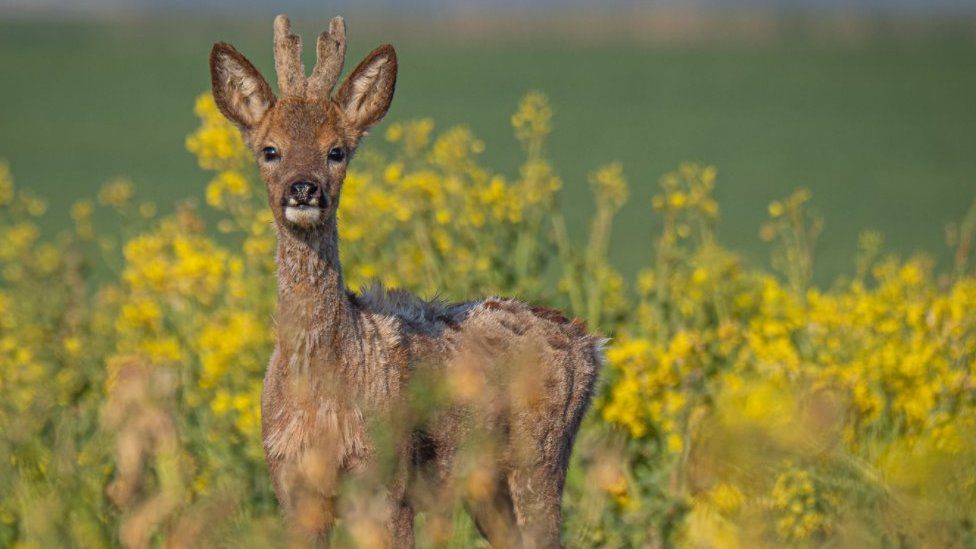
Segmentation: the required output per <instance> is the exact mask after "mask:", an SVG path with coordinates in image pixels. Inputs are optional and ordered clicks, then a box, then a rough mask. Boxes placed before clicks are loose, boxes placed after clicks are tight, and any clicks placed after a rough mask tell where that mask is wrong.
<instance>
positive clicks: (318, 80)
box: [274, 15, 346, 101]
mask: <svg viewBox="0 0 976 549" xmlns="http://www.w3.org/2000/svg"><path fill="white" fill-rule="evenodd" d="M316 54H317V60H316V62H315V68H314V69H312V76H311V77H310V78H306V77H305V66H304V65H303V64H302V39H301V38H300V37H298V36H297V35H294V34H292V33H291V22H290V21H288V16H286V15H279V16H278V17H275V21H274V57H275V70H276V71H277V72H278V87H279V88H280V89H281V93H282V95H292V96H296V95H297V96H299V97H302V96H307V97H308V99H311V100H315V101H326V100H328V99H329V97H330V96H331V95H332V89H333V88H335V85H336V82H337V81H338V80H339V73H341V72H342V64H343V63H344V62H345V60H346V22H345V21H344V20H343V19H342V17H333V18H332V21H330V22H329V30H327V31H323V32H322V33H321V34H319V40H318V48H317V51H316Z"/></svg>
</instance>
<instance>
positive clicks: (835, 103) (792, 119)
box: [0, 19, 976, 283]
mask: <svg viewBox="0 0 976 549" xmlns="http://www.w3.org/2000/svg"><path fill="white" fill-rule="evenodd" d="M320 23H321V22H320ZM320 23H316V22H314V21H313V22H309V21H303V22H302V24H300V25H298V29H299V30H300V31H301V32H302V33H303V34H304V35H305V36H306V40H309V39H310V38H311V37H312V36H313V34H312V33H313V32H314V30H315V26H316V25H317V24H318V25H319V26H321V24H320ZM270 33H271V29H270V21H268V22H264V21H261V22H254V21H237V22H216V21H207V20H197V21H193V22H189V21H179V20H174V19H160V20H154V21H148V20H134V21H126V22H116V23H108V22H37V21H24V20H7V21H0V73H2V74H3V75H4V81H5V83H4V85H3V86H0V104H3V105H4V107H3V109H0V127H2V128H3V131H2V132H0V157H5V158H7V159H8V160H9V161H10V162H11V167H12V169H13V172H14V173H15V174H16V175H17V178H18V182H19V184H21V185H23V186H27V187H32V188H34V189H36V190H37V191H38V192H40V193H41V194H43V195H44V196H46V197H48V198H49V200H50V203H51V208H52V209H54V210H55V211H57V212H67V208H68V206H69V205H70V204H71V202H72V201H73V200H74V199H76V198H79V197H82V196H90V195H92V194H93V193H94V192H95V190H96V189H97V188H98V187H99V186H100V185H101V184H102V183H103V182H104V181H105V180H106V179H109V178H111V177H114V176H118V175H125V176H129V177H132V178H133V179H134V180H135V181H136V183H137V184H138V185H139V188H140V192H141V193H142V194H143V196H146V197H148V198H152V199H154V200H157V201H160V202H161V203H162V204H163V205H168V204H169V203H171V202H172V201H173V200H175V199H177V198H179V197H183V196H186V195H193V194H196V195H197V196H200V195H202V190H203V187H204V185H205V183H206V180H207V175H206V174H204V173H203V172H201V171H200V170H199V169H198V168H197V167H196V165H195V163H194V160H193V158H192V157H191V156H190V155H189V154H187V153H186V152H185V149H184V147H183V139H184V136H185V135H186V134H187V133H188V132H189V131H190V130H191V129H192V128H193V127H194V124H195V121H194V119H193V116H192V114H191V112H190V106H191V105H192V102H193V98H194V97H195V95H196V94H198V93H199V92H200V91H202V90H204V89H206V88H207V87H208V83H209V77H208V74H207V63H206V58H207V53H208V51H209V48H210V45H211V44H212V43H213V42H214V41H216V40H226V41H228V42H231V43H234V44H235V45H236V46H238V48H239V49H241V50H242V51H243V52H245V54H247V55H248V56H249V57H251V59H252V60H253V61H254V62H255V63H256V64H257V65H258V67H259V68H261V69H263V70H265V71H266V73H268V72H270V69H271V66H272V63H271V55H270V52H271V47H270V40H271V36H270ZM350 39H351V45H350V55H349V57H350V61H349V64H350V65H351V64H352V63H354V62H355V61H357V60H358V59H359V58H360V57H361V56H362V55H363V54H365V52H366V51H367V50H368V48H370V47H372V46H373V45H375V44H378V43H379V42H380V41H383V40H385V39H388V38H387V37H386V36H381V35H377V33H376V32H373V31H365V32H357V27H356V21H355V20H351V21H350ZM395 42H396V44H397V46H398V51H399V55H400V62H401V76H400V80H399V84H398V90H397V98H396V100H395V102H394V107H393V109H392V112H391V114H390V115H389V119H406V118H411V117H416V116H421V115H423V116H432V117H434V118H435V120H436V121H437V123H438V124H439V126H440V127H441V128H443V127H446V126H448V125H453V124H466V125H468V126H470V127H471V128H472V129H473V130H474V131H475V133H476V134H477V135H478V136H480V137H481V138H483V139H484V141H485V142H486V144H487V150H486V152H485V156H486V162H487V163H489V164H490V165H494V166H499V167H502V168H509V169H511V170H514V169H516V167H517V163H518V161H519V160H518V159H519V158H520V155H518V154H517V147H518V145H517V144H516V143H515V142H514V140H513V139H512V138H511V137H510V136H511V132H510V128H509V127H508V124H507V120H508V116H509V115H510V113H511V112H512V111H513V109H514V106H515V103H516V101H517V99H518V97H519V96H521V94H522V93H524V92H525V91H526V90H528V89H532V88H538V89H541V90H543V91H544V92H546V93H547V94H548V95H549V96H550V97H551V98H552V102H553V105H554V107H555V110H556V118H555V129H554V132H553V134H552V139H551V150H550V156H551V158H552V160H553V161H554V163H555V165H556V167H557V169H558V170H559V172H560V174H561V175H562V176H563V177H564V179H565V181H566V187H567V192H566V193H565V195H564V199H565V202H564V209H565V210H566V212H567V215H568V220H569V222H570V230H571V232H572V233H573V234H575V235H576V236H578V237H582V236H583V235H585V232H586V226H585V220H586V219H588V218H589V214H590V213H591V211H592V204H591V202H592V199H591V198H590V194H589V190H588V188H587V183H586V175H587V174H588V173H589V172H590V171H591V170H593V169H595V168H596V167H597V165H598V164H600V163H602V162H605V161H606V160H608V159H619V160H621V161H622V162H623V164H624V168H625V172H626V174H627V175H628V176H629V179H630V182H631V187H632V189H633V193H632V197H631V201H630V203H629V204H628V205H627V206H626V207H625V208H624V210H623V211H622V212H621V215H620V217H619V221H618V225H617V227H616V233H615V236H614V242H613V247H612V253H611V257H612V260H613V261H614V262H615V263H616V264H617V265H619V266H620V267H621V269H622V270H623V271H624V272H632V271H633V270H635V269H636V268H637V267H638V266H639V265H642V264H646V262H647V258H648V257H649V255H650V250H649V249H648V248H647V246H646V245H645V244H644V243H646V242H647V235H649V234H650V232H651V230H652V221H650V220H649V219H650V216H649V215H647V213H648V212H649V210H650V203H649V201H650V196H651V194H652V193H653V190H654V189H655V188H656V182H657V178H658V177H659V175H660V174H663V173H665V172H666V171H668V170H670V169H671V168H673V167H674V166H676V165H677V164H678V163H679V162H680V161H683V160H698V161H702V162H706V163H709V164H714V165H716V166H717V167H718V168H719V184H718V189H717V193H716V194H717V197H718V198H719V200H720V201H721V202H722V204H723V219H722V222H721V230H720V233H721V234H723V235H725V242H726V244H728V245H730V246H731V247H733V248H736V249H739V250H741V251H743V252H744V254H745V255H746V257H748V258H750V259H752V260H754V261H756V262H760V263H761V262H765V261H766V258H765V252H764V251H763V250H765V247H764V246H763V244H762V243H761V242H760V241H759V239H758V237H757V231H758V227H759V224H760V222H761V220H762V219H763V218H764V216H765V212H764V211H762V209H761V207H758V206H757V205H760V204H765V203H768V202H769V201H771V200H772V199H774V198H779V197H782V196H784V195H786V194H788V193H789V192H790V191H791V190H792V189H793V188H795V187H797V186H805V187H808V188H810V189H811V190H812V191H813V194H814V208H815V209H818V210H819V211H820V213H822V214H823V215H824V217H825V218H826V229H825V233H824V235H823V237H822V240H821V246H820V248H819V250H818V253H819V259H818V262H817V265H818V271H817V280H818V281H820V282H821V283H825V282H827V281H829V280H830V279H832V277H833V276H834V275H836V274H837V273H839V272H844V271H848V270H849V268H850V265H851V261H852V258H853V255H854V251H855V243H856V234H857V232H858V231H860V230H862V229H864V228H874V229H878V230H880V231H882V232H883V233H884V234H885V236H886V239H887V248H888V249H890V250H893V251H897V252H900V253H903V254H908V253H911V252H913V251H917V250H929V251H930V253H934V254H936V255H937V257H939V258H941V259H944V258H945V257H946V256H947V255H948V254H947V253H942V254H940V253H939V251H940V250H946V248H945V246H944V245H943V240H944V234H943V226H944V224H945V223H946V222H949V221H951V220H955V219H959V218H960V217H961V216H962V214H963V213H964V211H965V210H966V208H967V207H968V205H969V204H970V202H971V200H972V195H973V190H974V188H976V184H974V183H976V154H973V151H976V132H974V131H973V130H974V129H976V109H973V108H972V98H973V97H976V72H974V71H973V70H972V67H971V64H972V59H973V56H974V54H976V41H973V40H971V39H967V38H966V37H964V36H960V35H949V36H940V35H938V34H937V33H935V32H934V31H933V33H922V34H920V35H914V36H911V37H907V36H903V35H897V34H885V33H882V34H881V35H877V36H874V37H873V38H871V39H870V40H867V41H864V42H862V43H860V44H858V45H824V44H823V43H815V42H812V41H807V40H802V39H798V40H793V41H791V40H776V41H774V42H772V43H768V44H765V45H747V44H740V45H736V44H729V43H722V44H708V43H701V44H692V45H683V46H678V45H672V46H667V47H662V46H653V45H648V44H643V45H639V44H631V43H627V42H626V41H625V40H617V41H614V40H609V41H607V40H605V41H596V42H589V43H583V42H571V41H567V40H565V39H559V38H537V39H535V40H530V39H527V38H517V39H514V40H496V41H491V40H489V41H487V42H485V41H482V40H478V41H475V40H472V41H470V43H467V42H462V43H458V42H457V41H451V40H449V39H447V38H434V39H431V40H430V41H425V40H421V39H419V38H418V37H405V38H403V37H402V38H401V39H399V40H396V41H395ZM309 54H310V52H309ZM353 57H355V58H356V59H353ZM378 142H379V140H374V144H375V143H378ZM55 217H60V218H65V221H64V225H65V226H66V225H67V221H66V215H62V214H61V213H58V215H56V216H55Z"/></svg>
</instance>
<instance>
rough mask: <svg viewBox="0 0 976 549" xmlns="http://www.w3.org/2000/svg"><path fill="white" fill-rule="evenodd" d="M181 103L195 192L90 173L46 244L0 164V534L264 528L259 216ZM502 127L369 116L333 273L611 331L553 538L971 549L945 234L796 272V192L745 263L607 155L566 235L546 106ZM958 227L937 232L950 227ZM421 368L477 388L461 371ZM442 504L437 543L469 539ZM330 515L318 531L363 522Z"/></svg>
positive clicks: (65, 537)
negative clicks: (822, 278)
mask: <svg viewBox="0 0 976 549" xmlns="http://www.w3.org/2000/svg"><path fill="white" fill-rule="evenodd" d="M194 111H195V113H196V114H197V116H198V117H199V121H200V125H199V127H198V128H197V129H196V130H195V131H194V132H193V133H192V134H191V135H190V136H189V137H188V138H187V140H186V148H187V149H188V150H189V151H190V152H191V153H192V154H194V155H195V156H196V158H197V160H198V162H199V164H200V166H201V167H202V168H203V169H204V170H207V171H208V172H210V174H209V175H208V176H206V177H203V178H201V182H200V192H199V197H200V198H202V199H203V200H202V201H200V200H198V201H191V202H187V203H181V204H179V205H178V206H177V207H176V210H175V211H173V212H163V214H162V215H159V216H158V217H157V211H156V206H155V205H154V204H152V203H150V202H140V201H139V200H138V185H136V184H135V183H134V182H132V181H130V180H128V179H125V178H119V179H115V180H112V181H109V182H108V183H107V184H106V185H105V186H104V187H103V188H102V189H101V191H100V192H99V193H98V195H97V197H94V198H93V199H86V200H81V201H79V202H77V203H76V204H74V205H73V206H72V207H71V210H70V216H71V220H72V221H73V226H72V230H71V231H68V232H65V233H63V234H61V235H59V236H56V237H51V236H49V235H48V234H47V232H46V231H45V230H44V229H43V225H42V224H41V223H42V222H41V221H39V217H40V216H42V215H43V214H44V213H45V210H46V204H45V202H44V201H43V200H42V199H40V198H39V197H37V196H35V195H33V194H31V193H29V192H27V191H25V190H22V189H19V188H17V186H16V185H15V184H14V180H13V178H12V176H11V173H10V169H9V166H8V165H7V164H6V163H5V162H0V450H3V455H4V458H3V463H2V464H0V546H18V545H19V546H25V547H26V546H41V547H47V546H92V547H104V546H114V545H120V544H126V543H128V544H133V545H143V546H148V545H167V544H170V545H181V546H182V545H187V546H193V545H199V546H209V545H261V546H264V545H275V544H280V543H281V540H282V539H285V537H284V536H285V530H284V528H283V525H282V523H281V521H280V519H279V516H278V512H277V509H276V503H275V499H274V496H273V494H272V490H271V483H270V479H269V475H268V471H267V469H266V466H265V464H264V461H263V456H262V447H261V436H260V425H261V409H260V394H261V382H262V376H263V373H264V368H265V365H266V364H267V360H268V358H269V357H270V354H271V352H272V348H273V343H274V331H273V330H274V325H273V319H274V308H275V297H276V292H275V284H276V281H275V274H274V270H275V263H274V257H275V229H274V224H273V219H272V214H271V212H270V210H269V208H268V206H267V201H266V193H265V190H264V186H263V183H262V182H261V180H260V179H259V178H258V176H257V173H256V170H255V168H254V167H253V158H252V154H251V152H249V151H248V150H247V149H246V147H245V145H244V143H243V141H241V139H240V136H239V134H238V132H237V129H236V128H234V127H233V125H231V124H230V123H228V122H227V121H226V120H224V118H223V117H222V116H221V115H220V113H219V112H218V110H217V108H216V106H215V105H214V103H213V100H212V98H210V96H209V95H202V96H201V97H200V98H199V99H198V100H197V102H196V105H195V107H194ZM511 123H512V128H513V131H514V133H515V136H516V138H517V139H518V141H519V143H520V145H521V147H522V149H523V152H524V155H525V156H524V159H523V160H522V162H521V164H520V166H519V168H518V170H517V171H516V172H515V173H511V174H509V173H501V172H496V171H494V170H491V169H489V168H488V167H486V166H485V165H484V164H483V162H482V161H481V156H480V155H481V153H483V152H484V150H485V148H486V146H487V145H486V143H484V142H483V141H481V140H480V139H478V138H477V137H476V136H475V135H474V134H473V133H472V132H471V131H469V130H467V129H465V128H462V127H456V128H448V129H446V130H442V131H437V128H436V126H435V124H434V123H433V121H432V120H430V119H420V120H416V121H399V122H392V123H390V124H389V125H388V126H387V127H386V130H385V132H384V133H383V134H382V135H383V136H384V137H385V143H382V145H381V146H379V147H375V146H371V145H367V146H366V147H365V148H364V149H363V150H361V151H359V152H358V153H357V155H356V160H355V162H354V163H353V165H352V167H351V169H350V172H349V174H348V177H347V179H346V181H345V183H344V189H343V191H342V199H341V204H340V209H339V220H340V223H339V231H340V239H341V241H342V243H343V244H342V246H341V253H342V254H343V257H342V259H343V266H344V269H345V276H346V281H347V284H348V285H349V286H351V289H356V288H357V287H359V286H361V285H363V284H365V283H367V282H369V281H370V279H373V278H378V279H379V280H381V281H382V282H385V283H386V284H389V285H393V286H400V287H404V288H406V289H408V290H411V291H414V292H418V293H420V294H422V295H426V296H430V295H433V294H434V293H442V294H444V295H445V297H448V298H466V299H467V298H472V297H476V296H483V295H488V294H493V293H498V294H503V295H513V296H517V297H521V298H525V299H528V300H530V301H532V302H535V303H539V304H545V305H548V306H553V307H558V308H561V309H564V310H566V312H567V314H568V315H573V316H578V317H581V318H582V319H584V320H586V321H587V322H588V323H589V325H590V327H591V329H593V330H594V331H597V332H600V333H602V334H603V335H606V336H608V337H612V338H613V339H612V340H611V341H610V343H609V344H608V347H607V349H606V361H607V365H606V367H605V368H604V370H603V372H602V374H601V385H600V389H599V391H598V394H597V395H596V398H595V404H594V406H593V412H592V413H591V414H590V415H588V416H587V420H586V421H585V422H584V426H583V429H582V430H581V432H580V434H579V436H578V438H577V443H576V446H575V450H574V460H573V464H572V467H571V468H570V471H569V474H568V476H567V478H566V486H567V489H566V490H567V491H566V497H565V498H564V501H565V505H564V510H565V512H564V517H565V520H564V526H563V528H564V534H563V535H564V540H563V541H564V542H565V543H566V544H567V545H571V546H609V547H627V546H670V545H679V546H692V547H739V546H741V547H755V546H782V545H783V544H788V545H801V546H803V545H814V544H826V545H838V546H875V545H922V544H925V543H929V544H933V545H939V546H951V545H963V544H966V543H967V542H969V541H971V539H972V533H971V525H972V524H973V523H974V521H976V516H974V512H973V510H974V509H976V506H974V505H973V496H972V494H973V493H976V467H974V463H976V385H974V383H973V381H972V380H973V378H974V376H976V313H974V311H976V273H974V272H973V268H972V266H971V265H970V264H969V263H968V261H969V260H968V258H969V257H972V255H973V254H972V253H971V251H972V250H970V249H968V248H967V249H960V250H959V252H958V253H957V254H956V257H957V264H956V265H955V266H954V267H955V268H954V270H953V272H952V274H951V275H950V274H943V273H941V272H939V271H937V270H936V269H935V268H934V266H933V264H932V262H931V261H929V260H926V259H925V258H924V257H915V258H909V259H907V260H902V259H897V258H891V257H883V256H882V255H881V252H880V250H881V247H882V245H881V244H882V243H881V238H880V236H879V235H877V234H876V233H866V234H865V235H864V236H863V237H862V238H861V240H860V242H859V243H858V248H859V250H860V254H861V255H860V257H859V258H858V260H857V262H856V265H855V272H854V273H853V274H852V276H850V277H848V278H843V279H840V280H838V281H837V282H836V283H835V284H833V285H831V286H828V287H825V288H818V287H816V286H814V285H812V284H811V282H810V280H811V276H810V273H811V269H812V262H813V252H814V249H815V241H816V236H817V234H818V233H819V229H820V221H819V220H818V219H817V218H816V217H815V216H812V215H811V214H810V213H809V204H810V202H811V200H812V197H811V195H810V193H808V192H807V191H803V190H801V191H798V192H797V193H795V194H793V195H792V196H790V197H787V198H785V199H783V200H778V201H775V202H773V203H772V204H770V205H769V206H768V208H767V212H768V214H769V219H768V220H767V221H766V223H764V224H763V226H762V227H761V228H760V233H761V234H760V237H761V238H762V239H764V240H767V241H769V242H770V243H771V244H772V247H773V257H772V259H773V266H774V268H775V270H776V271H778V273H769V272H766V271H765V270H763V269H761V268H757V267H753V266H750V265H748V264H747V263H746V262H745V261H744V260H743V259H742V258H741V257H740V256H739V255H737V254H735V253H733V252H731V251H729V250H728V249H725V248H723V247H722V246H721V245H720V243H719V239H718V235H717V234H716V230H715V228H716V223H717V220H718V214H719V209H718V204H717V202H716V201H715V199H714V197H713V191H714V188H715V184H716V181H717V172H716V170H715V169H714V168H712V167H708V166H702V165H698V164H683V165H681V166H679V168H678V169H677V170H676V171H674V172H672V173H669V174H666V175H665V176H664V177H663V178H662V180H661V191H660V192H659V193H658V194H657V195H655V196H647V195H646V194H645V193H644V192H637V191H638V190H637V189H631V188H629V186H628V184H627V178H626V177H625V175H624V170H623V166H621V165H620V164H619V163H609V164H606V165H603V166H594V170H593V172H592V173H591V174H590V175H589V182H590V185H591V190H592V192H593V200H594V203H595V206H596V207H595V213H594V216H593V219H592V222H591V224H590V226H589V228H590V230H589V234H588V238H587V239H586V240H585V241H583V242H577V241H576V240H574V239H572V238H570V236H569V231H568V230H567V223H566V221H565V220H564V219H563V216H562V213H561V210H560V208H559V204H558V199H559V192H560V190H561V189H562V187H563V181H562V179H561V178H560V177H559V175H557V173H556V170H555V168H554V166H552V165H551V164H550V163H549V161H548V158H547V156H546V154H545V146H546V139H547V137H548V134H549V132H550V131H551V129H552V124H553V112H552V108H551V106H550V104H549V102H548V100H547V99H546V97H545V96H544V95H543V94H541V93H538V92H531V93H529V94H527V95H526V96H525V97H524V98H523V100H522V101H521V102H520V103H519V105H518V108H517V110H516V113H515V114H514V115H513V116H512V118H511ZM379 151H385V152H383V153H381V152H379ZM584 175H585V174H584ZM208 179H209V183H207V180H208ZM580 180H581V181H582V178H580ZM631 198H632V199H634V200H638V201H639V202H640V204H643V205H645V206H646V210H647V211H648V214H649V215H650V214H653V215H658V216H660V217H661V221H662V224H661V230H660V233H659V235H658V236H657V237H656V239H655V240H654V241H653V242H652V243H649V244H648V246H649V247H650V246H651V245H653V249H654V255H653V259H652V261H651V263H650V264H649V265H648V266H647V267H646V268H645V269H643V270H641V271H640V272H639V273H638V274H637V276H636V277H634V278H633V280H630V279H628V278H625V277H624V276H622V275H621V274H620V273H619V272H617V270H616V269H615V268H614V267H613V266H612V265H611V264H610V262H609V261H608V258H607V257H608V251H609V249H610V247H611V241H612V225H613V219H614V216H615V215H616V214H617V212H618V211H619V210H620V209H621V207H623V205H624V203H625V202H626V201H627V200H628V199H631ZM197 202H202V203H204V204H206V207H208V208H210V210H211V211H210V212H209V213H210V215H202V214H201V213H200V212H198V211H196V208H195V206H194V205H193V204H195V203H197ZM974 212H976V210H974ZM971 215H974V216H976V213H973V214H971ZM205 219H213V220H214V221H213V223H212V225H208V223H207V222H206V221H205ZM113 220H116V221H117V226H118V230H111V231H106V230H105V228H106V227H110V226H112V225H111V224H112V223H113ZM970 225H972V224H970ZM970 225H966V224H964V225H962V226H960V228H959V229H958V231H957V233H958V234H957V237H958V238H957V239H956V241H957V242H959V243H960V244H959V245H960V246H965V245H970V244H967V243H972V242H976V238H974V236H976V235H972V234H969V233H965V231H966V230H970V231H972V230H976V229H972V228H970V229H966V227H970ZM972 226H973V227H976V225H972ZM449 385H450V387H451V389H450V390H456V391H459V392H460V393H461V394H471V393H472V392H473V391H477V390H478V386H477V385H476V384H474V382H472V381H471V380H468V379H467V377H466V376H458V378H457V379H453V378H452V380H451V384H449ZM432 398H433V397H432ZM379 434H382V433H379ZM489 465H490V464H489ZM483 476H484V475H482V477H483ZM479 478H480V477H479ZM472 479H476V477H474V476H473V477H472ZM469 481H470V482H469V484H470V486H469V489H472V490H474V489H478V490H484V482H483V481H484V478H481V481H479V482H473V481H472V480H471V479H469ZM458 516H462V514H460V513H459V514H458ZM463 520H464V519H459V520H458V521H455V522H457V524H455V525H454V526H455V528H454V533H453V536H454V539H453V540H451V543H452V544H453V545H457V546H471V545H473V544H474V543H475V541H474V540H475V537H476V534H475V527H474V526H473V525H470V524H467V525H466V526H465V523H463ZM354 522H355V521H350V523H349V524H353V523H354ZM434 522H437V521H436V520H433V519H432V520H431V521H429V524H428V523H425V522H424V521H423V520H421V521H418V537H419V538H420V539H421V543H420V545H421V546H436V545H444V543H439V542H443V541H444V540H443V539H442V538H438V537H436V536H433V535H431V536H430V539H436V540H437V542H431V543H427V544H426V545H425V544H424V543H423V539H424V538H423V536H424V535H425V534H424V529H425V528H426V527H430V525H431V524H433V523H434ZM442 526H443V525H442ZM357 528H358V527H357ZM342 529H343V525H340V527H339V530H340V531H341V530H342ZM346 529H347V530H348V531H347V532H346V534H345V535H346V536H347V537H346V538H338V539H351V538H349V537H348V536H349V535H353V534H355V535H353V538H355V539H377V538H376V535H377V533H376V532H375V531H369V532H359V531H358V530H357V531H356V532H353V534H350V533H349V532H352V531H353V530H355V529H354V528H352V527H348V528H346ZM337 535H338V536H341V535H343V534H342V533H341V532H340V533H339V534H337ZM441 535H442V534H438V536H441Z"/></svg>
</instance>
